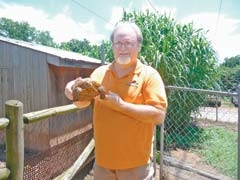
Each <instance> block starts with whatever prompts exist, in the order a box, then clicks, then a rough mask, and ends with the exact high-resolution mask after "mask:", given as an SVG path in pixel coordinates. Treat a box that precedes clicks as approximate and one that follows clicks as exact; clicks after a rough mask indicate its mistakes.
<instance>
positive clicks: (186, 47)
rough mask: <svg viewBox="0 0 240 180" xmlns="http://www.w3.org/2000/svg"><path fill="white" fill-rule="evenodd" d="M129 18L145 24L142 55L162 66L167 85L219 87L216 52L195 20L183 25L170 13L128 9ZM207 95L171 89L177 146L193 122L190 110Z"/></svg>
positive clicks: (171, 118)
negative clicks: (197, 27)
mask: <svg viewBox="0 0 240 180" xmlns="http://www.w3.org/2000/svg"><path fill="white" fill-rule="evenodd" d="M126 20H128V21H134V22H135V23H136V24H138V25H139V27H140V28H141V30H142V32H143V37H145V38H144V40H143V45H142V50H141V54H140V59H141V60H142V61H143V62H144V63H145V64H148V65H150V66H152V67H154V68H155V69H157V70H158V72H159V73H160V74H161V76H162V78H163V81H164V83H165V85H175V86H181V87H189V88H200V89H219V85H218V83H216V80H217V79H218V74H217V70H218V66H217V58H216V54H215V51H214V50H213V48H212V46H211V43H210V42H209V41H208V40H207V38H206V37H205V35H206V33H207V32H205V31H204V30H203V29H194V26H193V23H189V24H184V25H181V24H178V23H176V22H175V21H174V19H170V18H169V17H167V16H166V15H159V14H157V13H151V12H147V13H141V12H140V13H137V12H133V13H126V12H125V13H124V17H123V21H126ZM203 98H204V97H200V96H199V95H198V94H191V98H190V94H189V93H188V92H179V91H178V92H177V91H175V92H171V93H170V92H168V102H169V106H168V109H171V110H173V109H174V116H172V115H171V114H170V113H169V111H168V112H167V116H166V119H165V122H166V131H167V132H169V133H170V132H175V136H176V137H178V139H179V141H178V142H175V143H176V145H177V146H179V145H180V146H181V144H182V143H186V142H185V139H184V137H185V136H186V134H187V128H185V127H186V126H188V125H190V122H191V116H190V114H191V113H192V112H194V111H197V109H198V107H199V106H200V105H201V104H202V102H203ZM175 117H178V118H175ZM170 123H171V126H172V127H171V128H170ZM185 130H186V131H185ZM180 141H182V142H180Z"/></svg>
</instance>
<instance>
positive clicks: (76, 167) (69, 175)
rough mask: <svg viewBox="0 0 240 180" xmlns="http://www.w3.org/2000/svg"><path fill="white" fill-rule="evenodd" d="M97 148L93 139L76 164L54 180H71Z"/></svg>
mask: <svg viewBox="0 0 240 180" xmlns="http://www.w3.org/2000/svg"><path fill="white" fill-rule="evenodd" d="M94 147H95V141H94V139H91V141H90V142H89V144H88V145H87V147H86V148H85V149H84V151H83V152H82V154H81V155H80V156H79V157H78V159H77V160H76V161H75V163H74V164H73V165H72V166H71V167H70V168H69V169H67V170H66V171H65V172H63V173H62V174H61V175H60V176H58V177H56V178H54V179H53V180H62V179H64V180H71V179H72V178H73V177H74V175H75V174H76V173H77V171H78V170H79V169H80V168H81V167H82V165H83V164H84V162H85V161H86V160H87V158H88V157H89V155H90V154H91V152H92V151H93V149H94Z"/></svg>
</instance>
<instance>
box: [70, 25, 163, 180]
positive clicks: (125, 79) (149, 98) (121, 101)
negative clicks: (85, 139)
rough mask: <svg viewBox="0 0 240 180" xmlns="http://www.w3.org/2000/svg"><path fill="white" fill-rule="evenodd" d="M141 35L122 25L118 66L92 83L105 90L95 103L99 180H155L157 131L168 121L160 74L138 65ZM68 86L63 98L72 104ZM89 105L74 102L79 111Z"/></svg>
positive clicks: (115, 45)
mask: <svg viewBox="0 0 240 180" xmlns="http://www.w3.org/2000/svg"><path fill="white" fill-rule="evenodd" d="M142 40H143V37H142V33H141V31H140V28H139V27H138V26H137V25H136V24H134V23H131V22H120V23H118V24H117V25H116V26H115V28H114V30H113V32H112V34H111V41H112V49H113V53H114V61H113V62H112V63H110V64H107V65H103V66H101V67H99V68H97V69H95V70H94V72H93V73H92V74H91V76H90V78H91V79H92V80H94V81H96V82H98V83H100V84H102V85H103V86H104V88H105V89H106V90H107V94H106V95H105V98H104V99H101V98H100V97H98V96H97V97H96V98H95V99H94V106H93V107H94V111H93V113H94V114H93V123H94V126H93V127H94V139H95V157H96V159H95V164H94V179H95V180H152V179H153V174H154V172H153V171H154V170H153V166H152V163H151V160H152V159H151V158H152V157H151V153H152V139H153V135H154V127H155V125H156V124H161V123H162V122H163V121H164V117H165V112H166V109H167V98H166V93H165V88H164V83H163V81H162V79H161V76H160V75H159V73H158V72H157V71H156V70H155V69H153V68H152V67H150V66H147V65H144V64H142V63H141V62H140V61H139V60H138V53H139V52H140V50H141V44H142ZM77 81H84V79H81V78H78V79H76V80H73V81H70V82H69V83H68V84H67V85H66V88H65V94H66V96H67V97H68V98H69V99H72V90H71V89H72V86H74V84H76V82H77ZM86 103H89V102H76V103H75V104H76V105H77V106H81V105H83V104H85V105H86Z"/></svg>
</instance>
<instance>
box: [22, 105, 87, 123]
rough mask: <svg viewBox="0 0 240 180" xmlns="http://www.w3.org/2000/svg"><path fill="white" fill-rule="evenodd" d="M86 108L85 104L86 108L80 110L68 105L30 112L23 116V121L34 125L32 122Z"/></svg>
mask: <svg viewBox="0 0 240 180" xmlns="http://www.w3.org/2000/svg"><path fill="white" fill-rule="evenodd" d="M86 107H88V105H87V104H86V106H83V107H81V108H78V107H77V106H75V105H74V104H69V105H64V106H58V107H54V108H49V109H44V110H40V111H36V112H30V113H27V114H24V117H23V121H24V123H26V124H30V123H34V122H37V121H40V120H44V119H46V118H49V117H52V116H56V115H60V114H65V113H70V112H75V111H77V110H80V109H85V108H86Z"/></svg>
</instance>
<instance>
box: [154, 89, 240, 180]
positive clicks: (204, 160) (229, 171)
mask: <svg viewBox="0 0 240 180" xmlns="http://www.w3.org/2000/svg"><path fill="white" fill-rule="evenodd" d="M167 93H168V101H169V108H168V112H167V115H166V119H165V124H164V136H163V135H162V136H163V137H164V156H163V162H164V163H163V164H164V168H163V169H164V171H163V172H164V173H163V174H160V177H161V178H160V179H169V180H171V179H198V180H201V179H203V180H204V179H219V180H220V179H221V180H224V179H226V180H227V179H232V180H235V179H237V174H238V172H237V171H238V156H237V153H238V123H237V122H238V120H239V117H238V107H237V106H238V104H234V103H233V101H232V100H233V98H236V97H238V96H237V93H229V92H218V91H210V90H198V89H190V88H181V87H173V86H169V87H167ZM157 128H158V129H157V132H158V133H157V139H161V134H160V131H161V130H160V129H161V127H157ZM158 142H160V141H158Z"/></svg>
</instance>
